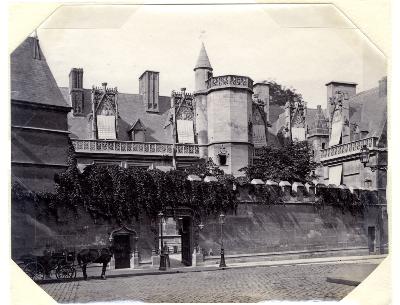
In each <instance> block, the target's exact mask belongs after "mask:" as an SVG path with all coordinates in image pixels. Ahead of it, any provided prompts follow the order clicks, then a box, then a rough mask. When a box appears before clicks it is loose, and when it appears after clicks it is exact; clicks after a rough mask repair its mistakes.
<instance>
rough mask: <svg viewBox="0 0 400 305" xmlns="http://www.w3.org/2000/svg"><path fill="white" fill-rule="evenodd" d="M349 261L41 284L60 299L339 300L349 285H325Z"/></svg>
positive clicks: (174, 300) (346, 291) (71, 300)
mask: <svg viewBox="0 0 400 305" xmlns="http://www.w3.org/2000/svg"><path fill="white" fill-rule="evenodd" d="M350 265H355V264H354V263H351V264H350V263H349V264H323V265H322V264H313V265H295V266H279V267H257V268H238V269H228V270H218V271H203V272H188V273H182V274H166V275H145V276H133V277H120V278H109V279H107V280H105V281H104V280H100V279H91V280H89V281H74V282H66V283H53V284H43V285H41V287H42V288H43V289H44V290H45V291H46V292H47V293H48V294H50V295H51V296H52V297H53V298H54V299H55V300H56V301H58V302H60V303H68V302H79V303H85V302H93V301H115V300H138V301H143V302H169V303H172V302H184V303H189V302H260V301H263V300H340V299H342V298H343V297H344V296H345V295H347V294H348V293H349V292H350V291H351V290H352V289H353V288H354V287H352V286H346V285H341V284H335V283H329V282H327V281H326V276H327V275H328V274H330V273H331V272H338V271H339V272H340V271H341V270H343V272H345V271H346V269H347V268H348V266H350Z"/></svg>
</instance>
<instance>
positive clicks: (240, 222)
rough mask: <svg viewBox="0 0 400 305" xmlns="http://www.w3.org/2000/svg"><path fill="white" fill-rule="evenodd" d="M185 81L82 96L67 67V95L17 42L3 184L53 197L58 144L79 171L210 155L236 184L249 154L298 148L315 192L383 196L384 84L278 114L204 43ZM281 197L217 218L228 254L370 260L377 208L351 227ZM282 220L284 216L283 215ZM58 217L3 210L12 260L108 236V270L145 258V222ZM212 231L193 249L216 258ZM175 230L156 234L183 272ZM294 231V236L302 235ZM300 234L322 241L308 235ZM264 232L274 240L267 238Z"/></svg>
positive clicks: (335, 90) (177, 164)
mask: <svg viewBox="0 0 400 305" xmlns="http://www.w3.org/2000/svg"><path fill="white" fill-rule="evenodd" d="M193 76H194V84H195V86H194V88H195V89H194V92H193V93H189V92H187V91H186V89H185V88H181V89H180V90H179V91H172V93H171V95H170V96H162V95H160V94H159V84H160V73H159V72H156V71H148V70H147V71H144V72H143V74H142V75H140V76H139V79H138V81H139V92H138V93H137V94H128V93H121V92H119V91H118V89H117V87H114V85H117V84H112V86H110V85H109V84H108V83H106V82H104V83H102V84H101V85H100V86H93V87H92V88H84V87H83V77H84V71H83V69H80V68H73V69H71V71H70V73H69V86H68V87H61V88H59V87H58V86H57V83H56V81H55V80H54V78H53V76H52V73H51V71H50V68H49V66H48V65H47V63H46V60H45V57H44V55H43V53H42V51H41V50H40V47H39V41H38V39H37V38H35V37H30V38H28V39H26V40H25V41H24V42H23V43H22V44H21V45H20V46H19V47H18V48H17V49H16V50H15V51H14V52H13V53H12V55H11V125H12V126H11V129H12V139H11V142H12V148H11V149H12V179H13V181H18V182H19V183H20V184H21V185H23V186H24V187H25V188H26V189H27V190H34V191H51V192H52V191H54V174H56V173H59V172H62V171H64V170H65V169H66V167H67V164H66V160H67V151H68V147H69V144H68V142H69V140H71V142H72V144H73V147H74V150H75V157H76V159H77V163H78V168H79V170H81V171H82V170H83V169H84V168H85V167H86V166H88V165H90V164H94V163H96V164H104V165H109V164H117V165H120V166H122V167H125V168H127V167H142V168H158V169H161V170H169V169H171V168H185V167H187V166H189V165H191V164H193V163H195V162H197V161H198V160H200V159H201V158H204V159H209V158H211V159H212V160H213V162H214V163H215V164H216V165H218V166H219V167H220V168H221V169H222V170H224V172H225V173H228V174H233V175H235V176H241V175H243V173H242V172H240V171H239V170H240V169H241V168H243V167H246V166H247V165H249V164H252V162H253V160H254V158H255V156H256V154H257V152H256V151H257V148H260V147H263V146H265V145H282V144H284V143H285V142H288V141H305V140H307V141H309V143H310V144H311V145H312V147H313V150H314V159H315V161H317V162H319V163H320V164H321V166H320V167H319V168H318V169H317V171H316V173H317V174H319V175H320V179H319V181H318V182H319V183H324V184H335V185H337V186H339V185H342V184H345V185H346V186H348V187H350V186H352V187H355V188H358V189H361V188H369V189H374V190H380V191H382V192H383V193H384V192H385V188H386V172H385V169H384V167H383V166H381V165H382V162H383V163H384V162H385V161H386V160H385V159H386V146H387V143H386V79H382V80H381V81H380V83H379V87H378V88H374V89H371V90H367V91H364V92H360V93H357V92H356V84H353V83H342V82H330V83H328V84H327V89H328V100H327V102H328V104H327V109H326V110H324V109H322V107H320V106H318V107H317V109H311V108H308V107H307V105H306V103H304V102H303V101H300V100H299V101H293V102H290V103H289V102H288V103H286V105H285V106H284V107H281V106H279V105H277V104H274V103H273V101H271V100H270V94H269V84H268V82H256V83H254V82H253V80H252V79H251V78H249V77H248V76H242V75H222V76H215V75H214V70H213V68H212V65H211V63H210V60H209V58H208V55H207V52H206V50H205V47H204V45H202V47H201V50H200V54H199V57H198V59H197V62H196V64H195V65H194V73H193ZM66 77H67V75H66ZM108 81H110V82H112V80H108ZM364 146H366V147H368V148H369V152H370V155H371V158H370V163H368V164H365V165H364V164H363V163H362V162H361V161H360V152H361V149H362V148H363V147H364ZM272 183H274V182H272ZM298 185H299V184H296V186H298ZM276 186H277V187H278V188H279V187H280V186H278V185H276ZM282 188H283V190H284V193H285V194H287V196H286V197H287V198H289V199H288V201H287V205H286V206H285V207H282V206H280V205H276V206H274V207H268V209H269V210H268V211H266V210H265V206H263V205H259V204H257V203H256V202H253V205H251V204H247V202H248V199H246V200H247V201H246V200H244V201H245V202H246V204H244V205H242V206H241V207H239V208H238V215H236V214H235V215H229V216H228V217H231V220H230V221H227V223H229V228H228V229H227V230H228V234H227V235H228V236H230V238H231V239H230V241H229V243H227V249H228V251H230V252H231V253H237V254H246V253H248V251H249V249H252V250H250V251H253V253H256V252H259V253H266V252H269V251H292V250H302V251H303V250H304V249H307V250H310V251H312V250H313V249H317V248H318V247H319V248H318V249H320V248H321V247H322V248H324V249H328V250H329V249H335V251H337V249H340V251H342V250H343V251H347V253H360V252H357V251H369V253H373V252H375V251H378V250H379V251H383V250H382V249H385V247H387V230H386V228H387V223H386V220H387V215H386V216H384V215H383V214H382V213H381V210H380V208H376V209H372V210H371V211H370V212H369V214H368V215H369V216H359V217H358V216H357V218H354V216H353V215H350V214H349V213H347V214H346V215H344V214H343V211H341V210H340V211H339V210H337V209H336V208H334V207H332V208H331V209H330V212H329V213H328V214H329V215H320V214H318V213H316V212H315V209H314V207H313V206H312V200H314V199H315V193H312V192H310V193H309V196H308V197H307V198H306V199H304V196H303V193H302V192H300V191H299V192H298V191H297V189H295V188H293V189H292V187H291V186H290V184H289V183H288V182H286V184H284V186H283V187H282ZM303 189H305V188H304V186H303ZM314 190H315V188H314ZM286 197H285V198H286ZM246 198H247V197H246ZM249 198H250V197H249ZM299 202H301V203H302V204H298V203H299ZM305 202H306V204H304V203H305ZM271 209H273V211H274V212H273V213H272V212H271ZM288 211H289V213H290V215H291V217H287V216H286V214H287V213H288ZM68 213H69V212H68V211H61V212H60V213H59V215H58V216H57V217H58V218H57V219H55V220H54V219H51V220H43V219H38V218H35V217H34V215H35V210H34V208H33V207H31V210H30V211H28V209H25V207H24V208H23V209H21V208H20V207H17V205H13V206H12V256H13V257H18V256H19V255H22V254H25V253H29V252H34V251H39V250H42V248H43V246H44V245H47V244H49V243H58V244H57V245H59V246H60V247H61V246H63V247H65V246H66V247H72V246H73V247H74V249H75V247H76V249H79V248H80V247H88V246H91V245H94V244H96V245H106V244H107V242H108V241H109V238H110V239H114V243H116V244H118V245H119V246H120V248H121V249H122V250H121V251H120V252H119V253H118V254H116V255H115V261H113V263H112V264H113V267H115V268H133V267H135V268H137V267H138V266H139V265H140V264H148V263H150V258H151V259H153V258H155V257H156V255H155V250H156V249H155V248H154V245H155V243H154V238H153V237H154V232H152V231H151V226H152V225H153V226H154V223H153V224H152V223H151V221H150V220H149V219H146V218H143V219H141V220H140V221H133V222H132V223H129V224H127V226H125V225H124V226H120V225H118V226H117V225H115V224H111V223H107V222H103V223H101V222H100V221H99V222H97V221H93V220H92V219H89V215H88V214H87V211H84V210H82V211H80V213H81V214H82V215H81V218H76V217H75V215H72V213H69V214H71V215H69V214H68ZM379 213H380V214H379ZM254 215H257V216H254ZM276 215H282V217H280V216H278V217H276ZM296 215H298V218H296V217H297V216H296ZM304 215H306V216H307V217H305V216H304ZM377 215H378V216H377ZM255 219H257V220H255ZM260 219H262V221H260ZM316 219H318V221H316ZM377 219H378V220H377ZM283 220H284V221H283ZM377 222H379V223H377ZM218 225H219V224H218V223H217V221H216V220H215V219H209V220H208V222H207V223H206V224H205V228H204V231H203V232H202V234H201V238H200V239H199V243H200V246H201V247H203V248H204V249H210V248H213V249H214V250H215V251H216V250H217V249H218V247H219V244H218V237H217V235H216V234H217V233H216V232H218V230H217V228H218ZM227 226H228V225H227ZM183 227H184V229H185V230H183V229H182V230H181V231H180V232H186V233H184V234H183V233H182V234H178V233H179V232H178V231H177V228H176V222H175V221H171V218H169V219H166V222H165V224H164V227H163V228H164V229H163V232H165V233H166V235H167V236H165V238H169V241H170V242H171V243H172V242H173V247H174V248H176V251H180V249H183V248H184V247H186V248H185V249H186V250H185V251H183V250H182V253H186V254H185V259H187V264H191V260H192V256H191V254H192V253H193V250H194V242H193V238H192V233H193V232H192V230H194V228H193V225H192V224H191V222H190V218H189V217H186V218H185V221H183V222H182V228H183ZM299 227H301V228H302V230H303V231H304V234H303V235H302V236H301V238H299V235H298V232H299ZM375 227H376V228H377V232H379V234H377V239H376V240H375V231H373V232H374V234H373V238H372V237H371V236H372V235H371V236H370V235H369V233H370V228H375ZM309 228H312V229H313V231H312V232H315V230H319V231H320V232H322V233H319V234H314V233H313V234H311V233H310V232H311V231H310V232H309ZM374 230H375V229H374ZM266 231H269V232H275V234H272V236H268V237H267V236H266V235H265V232H266ZM360 232H363V233H360ZM371 232H372V230H371ZM185 234H186V235H185ZM267 239H268V240H267ZM366 244H368V245H370V247H369V248H368V249H367V248H366ZM346 247H347V248H349V249H347V248H346ZM351 247H353V248H351ZM178 248H180V249H178ZM350 248H351V249H350ZM376 249H378V250H376ZM352 251H353V252H352ZM183 258H184V257H183V255H182V260H183Z"/></svg>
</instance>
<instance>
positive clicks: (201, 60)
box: [194, 43, 213, 71]
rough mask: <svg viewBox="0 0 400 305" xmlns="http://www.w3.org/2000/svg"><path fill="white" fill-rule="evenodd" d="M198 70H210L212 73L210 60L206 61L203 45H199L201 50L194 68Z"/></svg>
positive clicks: (206, 56)
mask: <svg viewBox="0 0 400 305" xmlns="http://www.w3.org/2000/svg"><path fill="white" fill-rule="evenodd" d="M200 68H205V69H210V70H211V71H212V69H213V68H212V67H211V64H210V60H209V59H208V55H207V51H206V47H205V46H204V43H202V44H201V49H200V54H199V57H198V59H197V63H196V66H195V67H194V70H196V69H200Z"/></svg>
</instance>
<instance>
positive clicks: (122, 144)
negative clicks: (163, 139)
mask: <svg viewBox="0 0 400 305" xmlns="http://www.w3.org/2000/svg"><path fill="white" fill-rule="evenodd" d="M72 144H73V145H74V148H75V151H76V152H79V153H113V154H130V155H154V156H172V144H168V143H154V142H132V141H109V140H78V139H73V140H72ZM176 154H177V156H193V157H197V156H198V155H199V147H198V146H197V144H176Z"/></svg>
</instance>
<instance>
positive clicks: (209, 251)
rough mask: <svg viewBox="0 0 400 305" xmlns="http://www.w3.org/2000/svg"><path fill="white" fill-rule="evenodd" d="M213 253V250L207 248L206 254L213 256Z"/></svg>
mask: <svg viewBox="0 0 400 305" xmlns="http://www.w3.org/2000/svg"><path fill="white" fill-rule="evenodd" d="M213 255H214V252H213V250H212V249H211V248H210V250H208V256H213Z"/></svg>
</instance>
